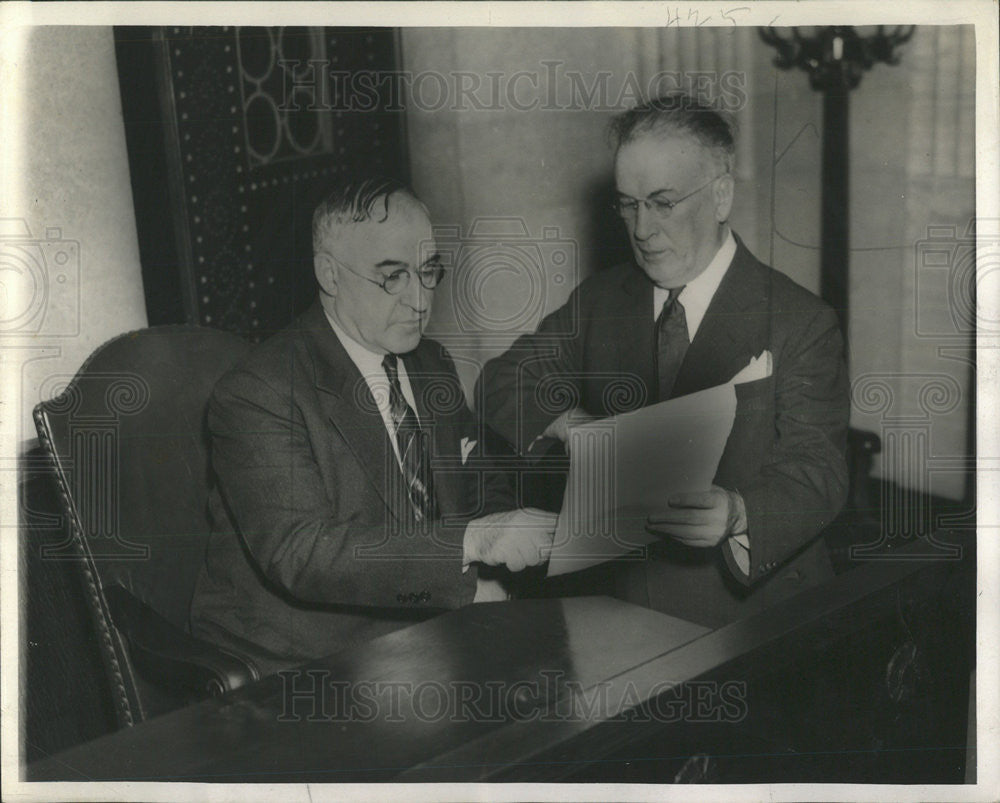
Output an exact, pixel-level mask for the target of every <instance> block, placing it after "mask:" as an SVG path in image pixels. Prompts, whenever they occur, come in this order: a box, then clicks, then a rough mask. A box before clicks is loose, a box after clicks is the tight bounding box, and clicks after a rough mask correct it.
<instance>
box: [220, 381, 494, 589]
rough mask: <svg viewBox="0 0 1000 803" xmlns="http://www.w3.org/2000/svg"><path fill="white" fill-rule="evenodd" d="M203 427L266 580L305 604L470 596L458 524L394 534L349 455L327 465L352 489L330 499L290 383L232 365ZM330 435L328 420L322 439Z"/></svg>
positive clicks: (232, 511)
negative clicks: (413, 533)
mask: <svg viewBox="0 0 1000 803" xmlns="http://www.w3.org/2000/svg"><path fill="white" fill-rule="evenodd" d="M283 384H284V383H283ZM303 392H310V391H303ZM208 426H209V431H210V434H211V440H212V465H213V468H214V471H215V474H216V478H217V481H218V483H219V486H220V490H221V492H222V495H223V498H224V500H225V503H226V505H227V507H228V512H229V515H230V518H231V519H232V522H233V524H234V525H235V528H236V529H237V531H238V533H239V535H240V537H241V538H242V540H243V543H244V545H245V547H246V550H247V552H248V554H249V556H250V559H251V561H252V562H253V563H254V564H255V565H256V567H257V569H258V570H259V571H260V573H261V574H262V575H263V576H264V578H266V581H267V582H269V583H271V584H273V585H274V586H277V587H278V588H279V589H281V590H282V591H283V592H285V593H287V594H289V595H290V596H292V597H294V598H295V599H297V600H301V601H303V602H308V603H320V604H336V605H350V606H378V607H387V608H395V607H409V608H412V607H414V606H417V607H427V608H456V607H459V606H461V605H465V604H467V603H470V602H471V601H472V599H473V595H474V594H475V589H476V577H477V572H476V571H475V569H474V568H473V569H471V570H469V571H467V572H463V571H462V556H463V555H462V541H463V537H464V533H465V524H466V523H467V522H466V521H458V522H455V521H453V522H452V523H451V525H450V526H444V525H442V524H441V523H440V522H437V521H435V522H429V523H428V526H429V529H430V532H429V533H420V534H418V535H416V536H413V537H406V536H402V535H399V534H395V537H393V535H394V534H392V533H390V532H389V527H390V524H389V522H390V520H391V518H392V517H391V514H389V512H388V510H387V508H386V505H385V503H384V501H383V500H382V499H381V497H380V496H379V495H378V494H377V492H376V491H375V489H374V488H372V487H370V484H368V483H366V482H365V481H364V480H363V478H361V477H359V476H358V474H359V472H360V466H358V465H357V463H356V462H355V461H354V460H353V458H350V459H345V460H344V461H343V462H344V465H343V466H341V465H337V466H336V467H335V468H336V470H337V471H338V472H341V471H342V472H343V473H342V474H338V481H339V482H344V483H349V484H350V487H351V488H352V489H356V495H355V496H354V497H353V498H351V502H350V504H346V503H345V504H342V505H340V506H338V504H337V502H336V501H335V500H333V499H331V498H330V496H329V494H328V493H327V488H326V483H325V481H324V478H323V476H322V473H321V470H320V465H319V463H318V461H317V459H316V457H315V453H314V449H320V448H328V447H327V445H326V444H323V443H315V442H313V441H312V440H311V438H310V433H309V431H308V428H307V423H306V419H305V416H304V415H303V412H302V410H301V408H300V407H299V405H298V403H297V400H296V398H295V395H294V392H293V383H291V382H289V383H287V388H286V389H278V388H276V387H274V386H272V385H270V384H268V383H267V382H266V381H264V380H263V379H262V378H261V377H260V376H258V375H256V374H255V373H254V372H252V371H250V370H247V369H242V370H238V371H235V372H231V373H230V374H228V375H227V376H226V377H225V378H224V379H223V380H222V382H220V383H219V385H217V386H216V389H215V391H214V393H213V396H212V399H211V401H210V403H209V408H208ZM324 434H325V433H324ZM338 437H339V435H338V433H337V432H336V430H335V429H333V428H332V427H330V428H329V438H330V439H331V441H332V440H334V439H336V438H338ZM329 448H333V444H332V443H331V444H330V445H329ZM371 459H373V460H380V459H382V455H371ZM339 498H340V499H343V498H344V495H341V496H340V497H339ZM366 548H367V550H366Z"/></svg>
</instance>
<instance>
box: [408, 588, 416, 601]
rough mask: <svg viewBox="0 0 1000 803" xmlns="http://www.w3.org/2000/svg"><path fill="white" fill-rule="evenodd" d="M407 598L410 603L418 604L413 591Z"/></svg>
mask: <svg viewBox="0 0 1000 803" xmlns="http://www.w3.org/2000/svg"><path fill="white" fill-rule="evenodd" d="M406 596H407V599H409V600H410V602H417V595H416V594H414V593H413V592H412V591H411V592H410V593H409V594H407V595H406Z"/></svg>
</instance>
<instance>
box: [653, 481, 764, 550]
mask: <svg viewBox="0 0 1000 803" xmlns="http://www.w3.org/2000/svg"><path fill="white" fill-rule="evenodd" d="M667 504H668V505H669V507H667V508H665V509H663V510H661V511H657V512H655V513H652V514H650V516H649V517H648V518H647V519H646V529H647V530H649V531H650V532H651V533H655V534H656V535H662V536H668V537H670V538H675V539H676V540H678V541H680V542H681V543H683V544H687V545H688V546H694V547H713V546H716V545H717V544H719V543H721V542H722V541H723V540H725V539H726V538H728V537H729V536H731V535H739V534H740V533H743V532H746V529H747V524H746V509H745V508H744V506H743V498H742V497H741V496H740V495H739V494H738V493H736V492H735V491H729V490H727V489H725V488H720V487H719V486H718V485H713V486H712V488H711V490H708V491H704V492H702V493H686V494H675V495H674V496H671V497H670V498H669V499H668V500H667Z"/></svg>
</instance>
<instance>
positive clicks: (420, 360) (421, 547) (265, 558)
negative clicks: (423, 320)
mask: <svg viewBox="0 0 1000 803" xmlns="http://www.w3.org/2000/svg"><path fill="white" fill-rule="evenodd" d="M403 363H404V365H405V366H406V371H407V374H408V376H409V378H410V383H411V385H412V387H413V392H414V396H415V399H416V403H417V413H418V415H419V418H420V422H421V425H422V426H423V427H424V428H425V429H428V430H429V432H430V436H431V443H432V447H431V450H432V470H433V472H434V488H435V494H436V497H437V502H438V508H439V512H440V518H439V519H438V520H435V521H433V522H428V523H427V524H428V529H427V530H426V531H422V530H420V526H419V525H418V524H417V522H416V520H415V517H414V515H413V510H412V507H411V506H410V503H409V500H408V498H407V495H406V490H405V487H404V481H403V475H402V472H401V471H400V469H399V465H398V463H397V461H396V457H395V454H394V452H393V449H392V445H391V443H390V441H389V435H388V433H387V431H386V428H385V425H384V423H383V420H382V417H381V416H380V414H379V412H378V408H377V406H376V404H375V401H374V399H373V398H372V396H371V393H370V391H369V389H368V386H367V384H366V383H365V382H364V380H363V378H362V376H361V374H360V372H359V371H358V369H357V367H356V366H355V365H354V363H353V362H352V361H351V359H350V358H349V357H348V355H347V352H346V351H344V348H343V346H341V344H340V341H339V340H338V339H337V336H336V335H335V334H334V332H333V330H332V329H331V328H330V325H329V323H328V321H327V320H326V317H325V316H324V314H323V311H322V308H321V307H320V305H319V304H318V303H316V304H315V305H314V306H313V307H312V308H311V309H309V310H308V311H307V312H306V313H305V314H304V315H303V316H302V317H301V318H300V319H299V320H298V321H296V322H295V323H294V324H293V325H292V326H291V327H289V328H288V329H286V330H284V331H283V332H280V333H279V334H278V335H276V336H275V337H273V338H271V339H270V340H268V341H266V342H265V343H263V344H262V345H260V346H258V347H257V348H256V349H255V350H253V351H252V352H251V354H250V356H249V357H248V358H247V359H246V360H244V361H243V362H242V363H241V364H239V365H238V366H236V367H235V368H234V369H233V370H231V371H230V372H229V373H227V374H226V375H225V376H224V377H223V378H222V379H221V380H220V381H219V383H218V385H217V386H216V388H215V390H214V392H213V395H212V398H211V401H210V402H209V407H208V426H209V430H210V432H211V437H212V465H213V469H214V472H215V475H216V477H217V486H216V487H215V488H214V489H213V490H212V492H211V496H210V501H209V506H210V512H211V515H212V518H213V522H214V529H213V533H212V535H211V537H210V540H209V545H208V551H207V555H206V560H205V566H204V568H203V570H202V572H201V576H200V578H199V581H198V584H197V588H196V591H195V596H194V601H193V605H192V629H193V631H194V632H195V633H196V634H198V635H201V636H203V637H205V638H208V639H210V640H212V641H214V642H215V643H219V644H222V645H229V646H230V647H231V648H233V649H236V650H237V651H239V652H243V653H249V654H250V656H251V658H253V659H254V660H255V661H256V663H257V664H258V665H259V666H260V667H261V668H262V669H263V672H264V673H265V674H267V673H270V672H272V671H274V670H275V669H277V668H278V667H280V666H285V665H291V664H295V663H299V662H301V661H304V660H307V659H311V658H317V657H321V656H324V655H327V654H330V653H332V652H334V651H337V650H339V649H342V648H344V647H347V646H350V645H351V644H355V643H358V642H361V641H365V640H368V639H371V638H374V637H376V636H378V635H381V634H383V633H386V632H388V631H391V630H394V629H397V628H400V627H403V626H405V625H407V624H409V623H412V622H413V621H414V620H415V619H419V618H424V617H426V616H428V615H429V614H431V613H433V612H438V611H440V610H442V609H448V608H456V607H459V606H461V605H465V604H466V603H469V602H471V601H472V598H473V595H474V593H475V589H476V578H477V572H476V570H475V568H474V567H473V568H470V570H469V571H468V572H466V573H463V572H462V539H463V536H464V532H465V525H466V524H467V523H468V521H469V520H470V519H473V518H477V517H479V516H482V515H485V514H486V513H490V512H495V511H497V510H506V509H510V508H512V507H513V506H514V505H513V499H512V497H511V495H510V493H509V490H508V487H507V485H506V482H505V481H504V480H503V479H502V478H501V477H500V476H499V475H497V474H496V473H495V472H492V471H490V470H489V466H488V465H486V464H485V463H484V462H483V461H482V460H481V459H480V458H478V457H477V456H476V454H477V452H476V451H474V452H473V453H472V455H471V456H470V457H469V458H468V462H463V459H462V439H463V438H468V439H469V441H475V442H481V440H482V438H481V437H480V434H479V432H477V428H476V426H475V423H474V419H473V416H472V413H471V412H470V411H469V409H468V407H467V406H466V403H465V396H464V394H463V393H462V388H461V385H460V383H459V380H458V377H457V376H456V374H455V370H454V366H453V364H452V362H451V359H450V358H449V357H448V355H447V353H446V352H445V350H444V349H443V348H442V347H441V346H440V345H439V344H437V343H434V342H433V341H430V340H426V339H424V340H422V341H421V342H420V345H419V346H418V347H417V349H416V350H415V351H413V352H412V353H410V354H407V355H405V356H404V357H403Z"/></svg>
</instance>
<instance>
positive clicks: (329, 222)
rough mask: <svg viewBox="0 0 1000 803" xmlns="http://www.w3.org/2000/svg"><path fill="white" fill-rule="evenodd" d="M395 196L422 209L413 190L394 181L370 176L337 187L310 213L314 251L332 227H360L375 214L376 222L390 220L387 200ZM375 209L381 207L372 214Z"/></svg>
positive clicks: (316, 250) (319, 246)
mask: <svg viewBox="0 0 1000 803" xmlns="http://www.w3.org/2000/svg"><path fill="white" fill-rule="evenodd" d="M396 193H402V194H403V195H406V196H408V197H409V198H411V199H413V200H414V201H416V202H417V203H418V204H420V205H421V206H423V204H422V203H421V202H420V199H419V198H417V196H416V195H415V194H414V192H413V190H411V189H410V188H409V187H408V186H407V185H406V184H404V183H403V182H402V181H398V180H397V179H394V178H388V177H385V176H369V177H367V178H362V179H354V180H347V181H344V182H342V183H341V184H339V185H338V186H337V187H335V188H334V189H333V191H332V192H330V194H329V195H327V196H326V197H325V198H324V199H323V200H322V201H320V203H319V205H318V206H317V207H316V210H315V211H314V212H313V218H312V240H313V251H314V252H318V251H320V250H321V246H322V244H323V242H324V240H325V239H326V237H327V236H328V235H329V233H330V230H331V228H332V227H333V226H335V225H338V224H344V223H361V222H362V221H365V220H371V219H373V218H374V217H375V215H376V214H380V215H381V217H380V218H379V219H378V222H382V221H384V220H385V219H386V218H387V217H389V198H390V197H391V196H393V195H395V194H396ZM380 201H381V204H379V202H380ZM376 205H380V206H381V207H382V209H381V211H380V212H378V213H376V211H375V207H376Z"/></svg>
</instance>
